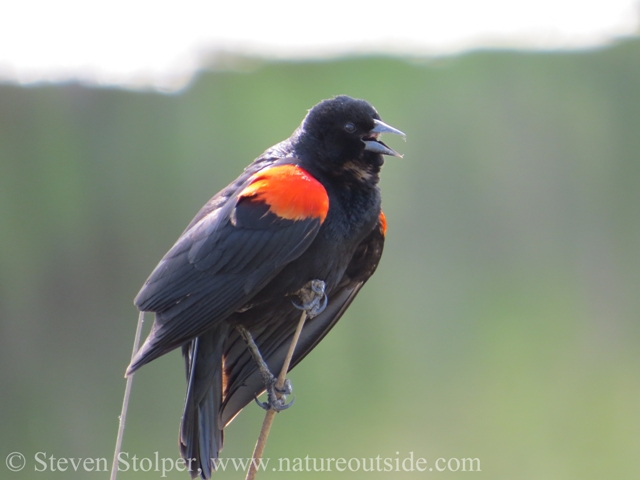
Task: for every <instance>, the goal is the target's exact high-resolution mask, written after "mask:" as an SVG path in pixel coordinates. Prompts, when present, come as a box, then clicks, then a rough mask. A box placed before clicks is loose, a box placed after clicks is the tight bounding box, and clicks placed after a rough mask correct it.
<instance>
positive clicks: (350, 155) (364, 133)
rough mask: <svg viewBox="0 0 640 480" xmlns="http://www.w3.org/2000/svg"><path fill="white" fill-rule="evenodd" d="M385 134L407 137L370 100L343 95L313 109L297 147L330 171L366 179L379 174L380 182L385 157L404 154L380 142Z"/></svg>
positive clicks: (301, 128) (307, 156)
mask: <svg viewBox="0 0 640 480" xmlns="http://www.w3.org/2000/svg"><path fill="white" fill-rule="evenodd" d="M382 133H393V134H396V135H402V136H403V137H405V134H404V133H402V132H401V131H400V130H397V129H395V128H393V127H391V126H389V125H387V124H385V123H384V122H383V121H382V120H381V119H380V115H378V112H377V111H376V109H375V108H373V106H371V105H370V104H369V103H368V102H366V101H364V100H359V99H354V98H351V97H348V96H346V95H340V96H337V97H334V98H332V99H329V100H323V101H322V102H320V103H319V104H317V105H316V106H315V107H313V108H312V109H311V110H309V113H308V115H307V116H306V118H305V119H304V120H303V122H302V125H301V126H300V129H299V131H298V138H297V148H296V150H298V151H301V153H303V156H304V157H305V158H307V159H310V160H311V161H313V162H314V163H315V164H317V167H318V168H320V169H322V170H324V171H326V172H329V173H333V174H337V175H342V174H345V173H346V174H351V175H352V176H355V177H357V178H360V179H362V180H373V178H369V177H371V176H375V179H376V182H377V174H378V172H379V171H380V167H381V166H382V164H383V159H382V156H383V155H391V156H394V157H402V155H400V154H399V153H397V152H395V151H394V150H392V149H391V148H389V147H388V146H387V145H385V144H384V143H383V142H382V141H380V139H379V136H380V134H382Z"/></svg>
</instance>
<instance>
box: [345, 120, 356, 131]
mask: <svg viewBox="0 0 640 480" xmlns="http://www.w3.org/2000/svg"><path fill="white" fill-rule="evenodd" d="M344 129H345V130H346V131H347V132H349V133H353V132H355V131H356V126H355V125H354V124H353V123H351V122H347V124H346V125H345V126H344Z"/></svg>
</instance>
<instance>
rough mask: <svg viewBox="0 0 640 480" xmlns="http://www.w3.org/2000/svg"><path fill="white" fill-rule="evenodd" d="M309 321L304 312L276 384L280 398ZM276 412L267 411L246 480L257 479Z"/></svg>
mask: <svg viewBox="0 0 640 480" xmlns="http://www.w3.org/2000/svg"><path fill="white" fill-rule="evenodd" d="M306 319H307V312H306V311H305V310H303V311H302V314H301V315H300V320H299V321H298V327H297V328H296V331H295V333H294V334H293V338H292V339H291V345H289V351H288V352H287V356H286V357H285V359H284V364H283V365H282V369H281V370H280V374H279V375H278V381H277V382H276V395H278V398H280V396H281V393H279V392H278V390H281V389H282V388H283V387H284V381H285V379H286V377H287V372H288V371H289V365H290V364H291V358H292V357H293V352H294V351H295V349H296V345H297V344H298V339H299V338H300V333H301V332H302V327H304V322H305V321H306ZM276 413H277V412H276V411H275V410H273V409H271V410H267V413H266V415H265V416H264V421H263V422H262V428H261V429H260V434H259V435H258V441H257V442H256V447H255V448H254V450H253V456H252V459H251V462H250V463H249V470H248V471H247V477H246V480H254V479H255V477H256V473H257V471H258V468H257V463H258V460H260V459H261V458H262V454H263V452H264V447H265V446H266V444H267V437H268V436H269V430H271V424H272V423H273V419H274V418H275V416H276Z"/></svg>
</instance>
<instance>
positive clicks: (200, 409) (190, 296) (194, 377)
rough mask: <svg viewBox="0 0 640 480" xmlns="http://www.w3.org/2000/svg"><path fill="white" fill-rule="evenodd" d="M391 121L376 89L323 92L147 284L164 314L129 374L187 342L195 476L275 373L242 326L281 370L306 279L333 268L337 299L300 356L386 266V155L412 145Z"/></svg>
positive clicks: (327, 280) (207, 471)
mask: <svg viewBox="0 0 640 480" xmlns="http://www.w3.org/2000/svg"><path fill="white" fill-rule="evenodd" d="M381 133H393V134H399V135H403V136H404V134H403V133H402V132H400V131H399V130H396V129H395V128H393V127H390V126H388V125H386V124H385V123H383V122H382V121H381V120H380V116H379V115H378V113H377V112H376V110H375V109H374V108H373V107H372V106H371V105H370V104H369V103H367V102H366V101H364V100H358V99H353V98H350V97H348V96H344V95H341V96H337V97H335V98H332V99H329V100H324V101H322V102H320V103H319V104H318V105H316V106H314V107H313V108H312V109H311V110H310V111H309V113H308V114H307V116H306V117H305V118H304V120H303V121H302V124H301V125H300V126H299V127H298V128H297V129H296V130H295V131H294V132H293V134H292V135H291V137H289V138H288V139H286V140H284V141H283V142H280V143H279V144H277V145H275V146H273V147H271V148H269V149H268V150H267V151H265V152H264V153H263V154H262V155H260V156H259V157H258V158H257V159H256V160H255V161H254V162H253V163H252V164H251V165H249V166H248V167H247V168H246V169H245V170H244V172H243V173H242V174H241V175H240V176H239V177H238V178H237V179H236V180H234V181H233V182H232V183H231V184H230V185H229V186H227V187H226V188H225V189H223V190H222V191H221V192H219V193H218V194H217V195H215V196H214V197H213V198H212V199H211V200H209V202H207V204H206V205H205V206H204V207H203V208H202V209H201V210H200V212H198V214H197V215H196V216H195V218H194V219H193V220H192V221H191V223H190V224H189V226H188V227H187V228H186V230H185V231H184V232H183V233H182V235H181V236H180V238H178V241H177V242H176V243H175V245H174V246H173V247H172V248H171V249H170V250H169V252H168V253H167V254H166V255H165V256H164V257H163V258H162V260H161V261H160V263H159V264H158V266H157V267H156V268H155V270H154V271H153V272H152V273H151V276H150V277H149V279H148V280H147V281H146V283H145V284H144V286H143V287H142V290H141V291H140V293H139V294H138V296H137V297H136V299H135V304H136V306H137V307H138V308H139V309H140V310H141V311H145V312H155V321H154V324H153V327H152V329H151V332H150V333H149V336H148V338H147V339H146V341H145V343H144V345H143V346H142V347H141V349H140V350H139V351H138V353H137V354H136V356H135V357H134V359H133V360H132V362H131V364H130V365H129V368H128V369H127V375H131V374H132V373H133V372H135V371H136V370H137V369H139V368H140V367H141V366H142V365H144V364H146V363H148V362H150V361H152V360H154V359H155V358H158V357H159V356H161V355H164V354H165V353H167V352H169V351H171V350H173V349H175V348H178V347H182V353H183V356H184V359H185V362H186V373H187V382H188V387H187V395H186V400H185V406H184V413H183V416H182V423H181V427H180V451H181V454H182V456H183V458H184V459H185V461H186V462H187V465H188V466H189V467H190V471H191V476H192V477H193V478H195V477H196V476H198V474H200V476H201V477H202V478H203V479H208V478H210V477H211V473H212V470H215V465H214V459H216V458H218V454H219V452H220V450H221V449H222V441H223V429H224V427H225V426H226V425H227V424H228V423H229V422H230V421H231V420H232V419H233V418H234V417H235V416H236V415H237V414H238V413H239V412H240V410H241V409H242V408H243V407H245V406H246V405H247V404H248V403H249V402H251V400H253V399H254V398H255V397H257V396H258V395H259V394H260V393H262V392H263V391H264V390H265V388H266V387H270V386H271V387H272V385H265V381H264V379H263V376H262V374H261V372H260V370H259V369H258V365H257V363H256V360H255V359H254V357H253V356H252V354H251V352H250V351H249V350H248V348H247V344H246V343H245V341H244V337H243V335H242V332H249V333H250V336H251V337H252V338H253V339H254V340H255V344H256V345H257V347H258V349H259V351H260V353H261V354H262V357H263V358H264V360H265V361H266V364H267V365H268V368H269V370H270V371H271V372H275V373H276V374H277V372H279V371H280V369H281V368H282V365H283V363H284V356H285V354H286V351H287V349H288V347H289V344H290V341H291V338H292V336H293V332H294V330H295V328H296V325H297V323H298V319H299V317H300V311H299V309H298V307H297V306H296V303H299V299H298V297H299V295H300V293H301V291H302V290H303V288H304V287H305V286H308V285H309V282H311V281H313V280H321V281H322V282H324V293H325V294H326V299H325V300H326V308H324V310H323V311H322V312H321V313H319V314H317V316H315V317H314V318H312V319H310V320H308V321H307V323H306V324H305V327H304V329H303V331H302V334H301V337H300V340H299V343H298V345H297V348H296V350H295V353H294V357H293V359H292V363H291V367H290V368H293V367H294V366H295V365H296V364H297V363H298V362H300V360H302V359H303V358H304V357H305V356H306V355H307V354H308V353H309V352H310V351H311V350H312V349H313V348H314V347H315V346H316V345H317V344H318V342H319V341H320V340H322V338H324V336H325V335H326V334H327V333H328V332H329V330H330V329H331V328H332V327H333V326H334V325H335V323H336V322H337V321H338V319H339V318H340V317H341V316H342V314H343V313H344V311H345V310H346V308H347V307H348V306H349V305H350V304H351V302H352V301H353V299H354V298H355V296H356V295H357V294H358V292H359V291H360V289H361V288H362V286H363V285H364V283H365V282H366V281H367V280H368V278H369V277H370V276H371V275H372V274H373V272H374V271H375V269H376V267H377V266H378V262H379V260H380V256H381V255H382V247H383V244H384V238H385V233H386V220H385V217H384V214H383V213H382V210H381V209H380V190H379V187H378V181H379V173H380V169H381V167H382V164H383V155H391V156H397V157H399V156H400V155H399V154H398V153H396V152H395V151H393V150H392V149H390V148H389V147H387V146H386V145H385V144H384V143H382V142H381V141H380V140H379V139H378V137H379V135H380V134H381ZM315 310H316V312H314V313H317V311H319V310H320V308H317V305H316V308H315ZM267 383H268V382H267ZM269 407H270V408H276V406H274V405H273V402H272V404H271V405H269V406H268V408H269Z"/></svg>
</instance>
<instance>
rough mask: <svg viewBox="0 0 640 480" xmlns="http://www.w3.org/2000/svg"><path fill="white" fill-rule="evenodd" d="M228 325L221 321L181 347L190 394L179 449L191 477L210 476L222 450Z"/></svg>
mask: <svg viewBox="0 0 640 480" xmlns="http://www.w3.org/2000/svg"><path fill="white" fill-rule="evenodd" d="M227 333H228V327H227V326H225V325H220V326H218V327H216V328H213V329H211V330H209V331H208V332H206V333H204V334H203V335H201V336H199V337H197V338H196V339H194V340H192V341H191V342H189V343H188V344H187V345H185V346H184V347H183V348H182V353H183V356H184V359H185V364H186V373H187V383H188V387H187V398H186V399H185V405H184V413H183V415H182V423H181V425H180V453H181V455H182V458H183V459H184V461H185V462H187V465H188V466H189V471H190V473H191V478H196V477H197V476H198V475H200V477H202V478H203V479H205V480H207V479H209V478H211V473H212V472H213V471H214V470H215V464H214V461H215V460H216V459H217V458H218V454H219V452H220V451H221V450H222V443H223V436H224V435H223V428H224V425H223V424H222V422H221V421H220V404H221V403H222V354H223V345H224V342H225V339H226V337H227Z"/></svg>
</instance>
